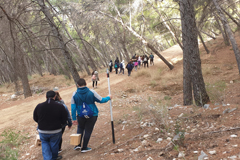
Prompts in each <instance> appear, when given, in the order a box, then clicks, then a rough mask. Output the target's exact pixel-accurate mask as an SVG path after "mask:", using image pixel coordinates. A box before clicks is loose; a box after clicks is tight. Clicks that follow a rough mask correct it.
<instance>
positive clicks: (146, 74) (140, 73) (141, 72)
mask: <svg viewBox="0 0 240 160" xmlns="http://www.w3.org/2000/svg"><path fill="white" fill-rule="evenodd" d="M151 73H152V72H151ZM134 77H136V78H138V77H148V78H149V77H151V74H150V73H149V70H143V69H141V70H138V71H137V73H136V74H135V75H134Z"/></svg>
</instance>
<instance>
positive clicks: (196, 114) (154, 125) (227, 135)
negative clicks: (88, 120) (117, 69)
mask: <svg viewBox="0 0 240 160" xmlns="http://www.w3.org/2000/svg"><path fill="white" fill-rule="evenodd" d="M236 38H237V40H238V42H239V35H237V34H236ZM207 45H208V48H209V49H210V51H211V53H210V54H208V55H207V54H206V52H205V51H204V50H203V48H202V47H201V49H200V54H201V59H202V71H203V75H204V80H205V83H206V88H207V91H208V94H209V96H210V98H211V103H210V104H209V108H208V109H205V108H200V107H196V106H194V105H192V106H182V97H183V96H182V61H181V59H182V51H181V49H180V48H179V47H177V46H174V47H172V48H170V49H168V50H166V51H164V52H162V54H163V55H164V56H165V57H166V58H167V59H168V60H170V61H172V63H174V66H175V68H174V69H173V70H171V71H170V70H169V69H168V68H167V67H166V66H165V65H164V64H163V63H161V60H160V59H158V58H155V65H154V66H150V67H149V68H141V69H140V70H138V71H134V72H133V73H132V75H131V76H130V77H128V76H127V74H125V75H116V74H114V73H111V74H110V82H111V90H112V95H113V97H114V99H113V117H114V125H115V136H116V144H112V139H111V126H110V111H109V103H106V104H97V106H98V107H99V110H100V114H99V118H98V121H97V123H96V126H95V128H94V131H93V133H92V137H91V140H90V142H89V147H91V148H92V149H93V150H92V151H91V152H88V153H80V152H78V151H74V150H73V146H70V145H69V136H70V134H72V133H75V132H76V126H73V127H72V128H71V129H70V130H68V129H67V128H66V131H65V133H64V135H63V140H64V142H63V152H62V153H61V155H62V156H63V159H69V160H77V159H80V158H81V159H91V160H92V159H93V160H95V159H96V160H98V159H104V160H105V159H109V160H110V159H111V160H112V159H116V160H118V159H126V160H127V159H149V160H151V158H152V159H173V158H177V157H178V156H179V153H180V152H184V157H185V159H193V160H195V159H197V157H198V156H199V155H200V152H201V151H204V152H205V153H206V154H207V155H208V156H209V159H220V158H227V157H231V156H239V155H238V154H239V149H238V144H239V141H240V139H239V138H238V137H236V138H234V137H231V135H232V134H236V135H240V132H239V129H240V128H239V127H240V124H239V113H240V111H239V109H238V105H239V102H240V101H239V96H240V92H239V90H240V88H239V87H240V85H239V83H240V81H239V80H240V79H239V75H238V68H237V64H236V60H235V57H234V53H233V50H232V49H231V47H230V46H224V43H223V39H222V38H221V37H218V38H217V39H216V40H211V41H209V42H207ZM125 72H126V71H125ZM50 78H51V79H52V78H57V77H54V76H52V77H51V76H46V77H45V80H48V79H50ZM85 78H86V79H87V83H88V87H90V88H91V80H90V77H85ZM100 79H101V81H100V83H99V85H98V88H97V89H96V91H97V92H98V93H99V94H100V95H102V96H106V95H107V94H108V89H107V78H106V73H105V71H100ZM33 81H34V83H33ZM38 81H39V80H38ZM42 81H43V79H41V82H39V83H37V81H36V80H34V79H33V80H32V83H33V84H34V85H35V86H39V87H43V86H41V84H49V83H43V82H42ZM68 83H71V84H72V85H70V86H65V87H62V88H61V89H60V91H59V92H60V94H61V96H62V98H63V99H64V101H65V102H66V104H67V106H68V108H69V110H70V98H71V96H72V93H73V92H74V91H75V90H76V87H75V85H74V84H73V83H72V82H68ZM51 85H54V84H51ZM46 86H47V85H45V87H46ZM54 86H55V85H54ZM48 87H49V88H50V87H52V86H50V85H49V86H48ZM9 95H10V94H9ZM44 100H45V95H44V94H35V95H34V96H33V97H29V98H27V99H22V98H21V97H19V100H16V101H11V100H7V101H6V97H4V96H1V108H0V109H1V110H0V112H1V117H0V124H1V125H0V131H1V132H2V131H3V130H5V129H6V128H9V127H10V128H15V129H16V130H18V131H19V132H20V133H21V134H26V133H29V140H27V141H26V142H25V143H24V144H23V145H21V146H20V157H19V159H36V160H38V159H39V160H40V159H42V155H41V147H33V144H34V140H35V135H36V127H37V125H36V123H35V122H34V121H33V120H32V112H33V110H34V108H35V106H36V105H37V104H38V103H40V102H42V101H44ZM228 108H229V110H228V111H227V110H226V109H228ZM231 109H233V110H232V112H230V113H228V112H229V111H230V110H231ZM224 111H225V112H226V113H223V112H224ZM180 131H181V132H184V133H185V135H184V136H180V139H178V140H177V141H175V142H174V143H171V142H170V139H173V138H174V137H175V135H177V134H178V133H179V132H180ZM160 138H161V139H160ZM157 141H158V142H157ZM194 151H196V152H197V153H193V152H194ZM209 151H215V152H216V153H214V154H213V155H212V154H210V153H209ZM150 157H151V158H150ZM179 159H182V158H179Z"/></svg>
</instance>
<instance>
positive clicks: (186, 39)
mask: <svg viewBox="0 0 240 160" xmlns="http://www.w3.org/2000/svg"><path fill="white" fill-rule="evenodd" d="M180 12H181V23H182V39H183V58H184V59H183V63H184V64H183V69H184V71H183V85H184V86H183V94H184V96H183V97H184V105H190V104H192V103H193V102H192V88H193V94H194V100H195V103H196V105H197V106H203V105H204V104H206V103H207V102H209V97H208V95H207V92H206V89H205V84H204V81H203V76H202V70H201V59H200V55H199V48H198V39H197V33H198V30H197V27H196V22H195V17H194V15H195V14H194V6H193V2H192V0H180Z"/></svg>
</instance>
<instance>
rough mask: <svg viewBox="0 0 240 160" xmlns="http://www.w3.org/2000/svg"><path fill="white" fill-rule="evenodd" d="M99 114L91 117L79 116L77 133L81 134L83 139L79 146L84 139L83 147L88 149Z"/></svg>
mask: <svg viewBox="0 0 240 160" xmlns="http://www.w3.org/2000/svg"><path fill="white" fill-rule="evenodd" d="M97 118H98V117H97V116H93V117H91V118H81V117H79V116H78V117H77V120H78V129H77V133H78V134H81V136H82V137H81V140H80V144H79V146H81V145H82V140H83V146H82V148H83V149H86V148H87V146H88V142H89V140H90V137H91V134H92V131H93V128H94V125H95V123H96V121H97Z"/></svg>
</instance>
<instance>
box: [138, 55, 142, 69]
mask: <svg viewBox="0 0 240 160" xmlns="http://www.w3.org/2000/svg"><path fill="white" fill-rule="evenodd" d="M141 61H142V60H141V57H140V56H139V57H138V60H137V62H138V68H140V66H141Z"/></svg>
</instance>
